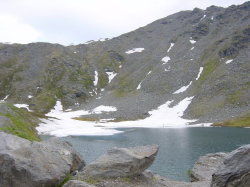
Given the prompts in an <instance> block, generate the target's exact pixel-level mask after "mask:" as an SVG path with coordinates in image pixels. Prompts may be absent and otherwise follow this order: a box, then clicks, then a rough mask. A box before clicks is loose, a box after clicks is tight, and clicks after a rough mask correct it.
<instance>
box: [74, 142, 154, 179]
mask: <svg viewBox="0 0 250 187" xmlns="http://www.w3.org/2000/svg"><path fill="white" fill-rule="evenodd" d="M157 152H158V145H147V146H139V147H133V148H113V149H111V150H109V151H108V152H107V153H106V154H105V155H103V156H101V157H100V158H98V159H97V160H96V161H94V162H92V163H91V164H89V165H87V166H86V167H85V168H84V170H83V171H82V172H79V173H78V176H77V177H78V178H81V177H83V178H114V177H128V176H134V175H139V174H141V173H142V172H143V171H144V170H145V169H147V168H148V167H149V166H150V165H151V164H152V163H153V161H154V159H155V157H156V155H157Z"/></svg>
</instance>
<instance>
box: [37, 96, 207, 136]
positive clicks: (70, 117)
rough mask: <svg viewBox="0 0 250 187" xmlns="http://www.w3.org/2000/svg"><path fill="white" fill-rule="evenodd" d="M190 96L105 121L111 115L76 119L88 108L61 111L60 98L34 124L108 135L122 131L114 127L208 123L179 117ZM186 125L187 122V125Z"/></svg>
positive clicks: (42, 130)
mask: <svg viewBox="0 0 250 187" xmlns="http://www.w3.org/2000/svg"><path fill="white" fill-rule="evenodd" d="M192 99H193V97H187V98H185V99H183V100H182V101H180V102H179V103H178V104H177V105H175V106H173V107H170V105H171V104H172V103H173V101H167V102H166V103H165V104H163V105H161V106H159V107H158V108H157V109H154V110H152V111H149V114H150V116H149V117H147V118H145V119H141V120H136V121H122V122H109V120H113V119H101V120H100V121H99V122H92V121H80V120H76V119H74V118H76V117H80V116H84V115H89V114H91V111H84V110H78V111H69V112H66V111H63V107H62V105H61V102H60V101H57V103H56V106H55V107H54V109H53V110H51V111H50V112H49V113H48V114H47V116H48V117H49V118H48V119H41V123H40V124H39V126H38V127H37V128H36V129H37V131H38V132H39V134H43V135H52V136H57V137H64V136H70V135H72V136H109V135H114V134H118V133H122V132H123V131H121V130H116V129H117V128H133V127H138V128H139V127H141V128H184V127H196V126H209V125H210V124H196V125H188V124H189V123H190V122H195V121H196V120H187V119H183V118H182V116H183V113H184V111H185V110H186V109H187V107H188V106H189V104H190V103H191V102H192ZM116 110H117V109H116V108H115V107H112V106H103V105H101V106H99V107H96V108H95V109H93V110H92V112H94V113H102V112H115V111H116ZM187 125H188V126H187Z"/></svg>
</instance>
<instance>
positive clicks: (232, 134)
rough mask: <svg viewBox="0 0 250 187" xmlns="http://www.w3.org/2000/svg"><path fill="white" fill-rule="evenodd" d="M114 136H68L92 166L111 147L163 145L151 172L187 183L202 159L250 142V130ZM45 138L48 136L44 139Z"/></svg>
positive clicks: (141, 130) (133, 130)
mask: <svg viewBox="0 0 250 187" xmlns="http://www.w3.org/2000/svg"><path fill="white" fill-rule="evenodd" d="M118 130H122V131H124V133H121V134H116V135H113V136H68V137H63V138H62V139H64V140H66V141H68V142H70V143H71V144H72V145H73V147H74V148H75V149H76V150H77V151H78V152H79V153H80V154H81V155H82V156H83V158H84V160H85V161H86V163H87V164H88V163H90V162H92V161H94V160H95V159H97V158H98V157H99V156H101V155H102V154H104V153H105V152H106V151H107V150H108V149H111V148H112V147H133V146H141V145H147V144H158V145H159V146H160V148H159V152H158V155H157V157H156V160H155V161H154V163H153V164H152V166H151V167H150V168H149V170H151V171H152V172H155V173H157V174H160V175H161V176H164V177H167V178H169V179H173V180H179V181H188V180H189V178H188V171H189V170H191V169H192V167H193V165H194V163H195V162H196V161H197V159H198V158H199V157H200V156H203V155H205V154H207V153H215V152H230V151H232V150H234V149H236V148H238V147H240V146H243V145H246V144H249V143H250V128H226V127H192V128H157V129H156V128H129V129H118ZM44 138H45V139H46V138H48V136H46V137H44Z"/></svg>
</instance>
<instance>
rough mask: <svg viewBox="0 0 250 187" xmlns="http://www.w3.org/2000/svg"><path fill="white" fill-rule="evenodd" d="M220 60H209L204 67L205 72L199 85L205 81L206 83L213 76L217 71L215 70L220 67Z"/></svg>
mask: <svg viewBox="0 0 250 187" xmlns="http://www.w3.org/2000/svg"><path fill="white" fill-rule="evenodd" d="M218 64H219V60H218V59H216V58H215V59H209V60H208V61H207V62H206V63H205V66H204V70H203V72H202V74H201V76H200V78H199V80H198V83H199V84H201V83H203V82H204V81H206V80H207V79H208V78H209V77H210V76H211V74H212V73H213V72H214V71H215V69H216V68H217V67H218Z"/></svg>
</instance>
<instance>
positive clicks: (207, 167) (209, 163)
mask: <svg viewBox="0 0 250 187" xmlns="http://www.w3.org/2000/svg"><path fill="white" fill-rule="evenodd" d="M226 155H227V154H226V153H212V154H207V155H205V156H201V157H200V158H199V159H198V161H197V162H196V163H195V164H194V167H193V169H192V170H191V175H190V177H191V182H196V181H211V179H212V174H213V173H214V172H215V171H216V169H217V168H218V166H219V165H221V164H222V163H223V161H224V159H225V156H226Z"/></svg>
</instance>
